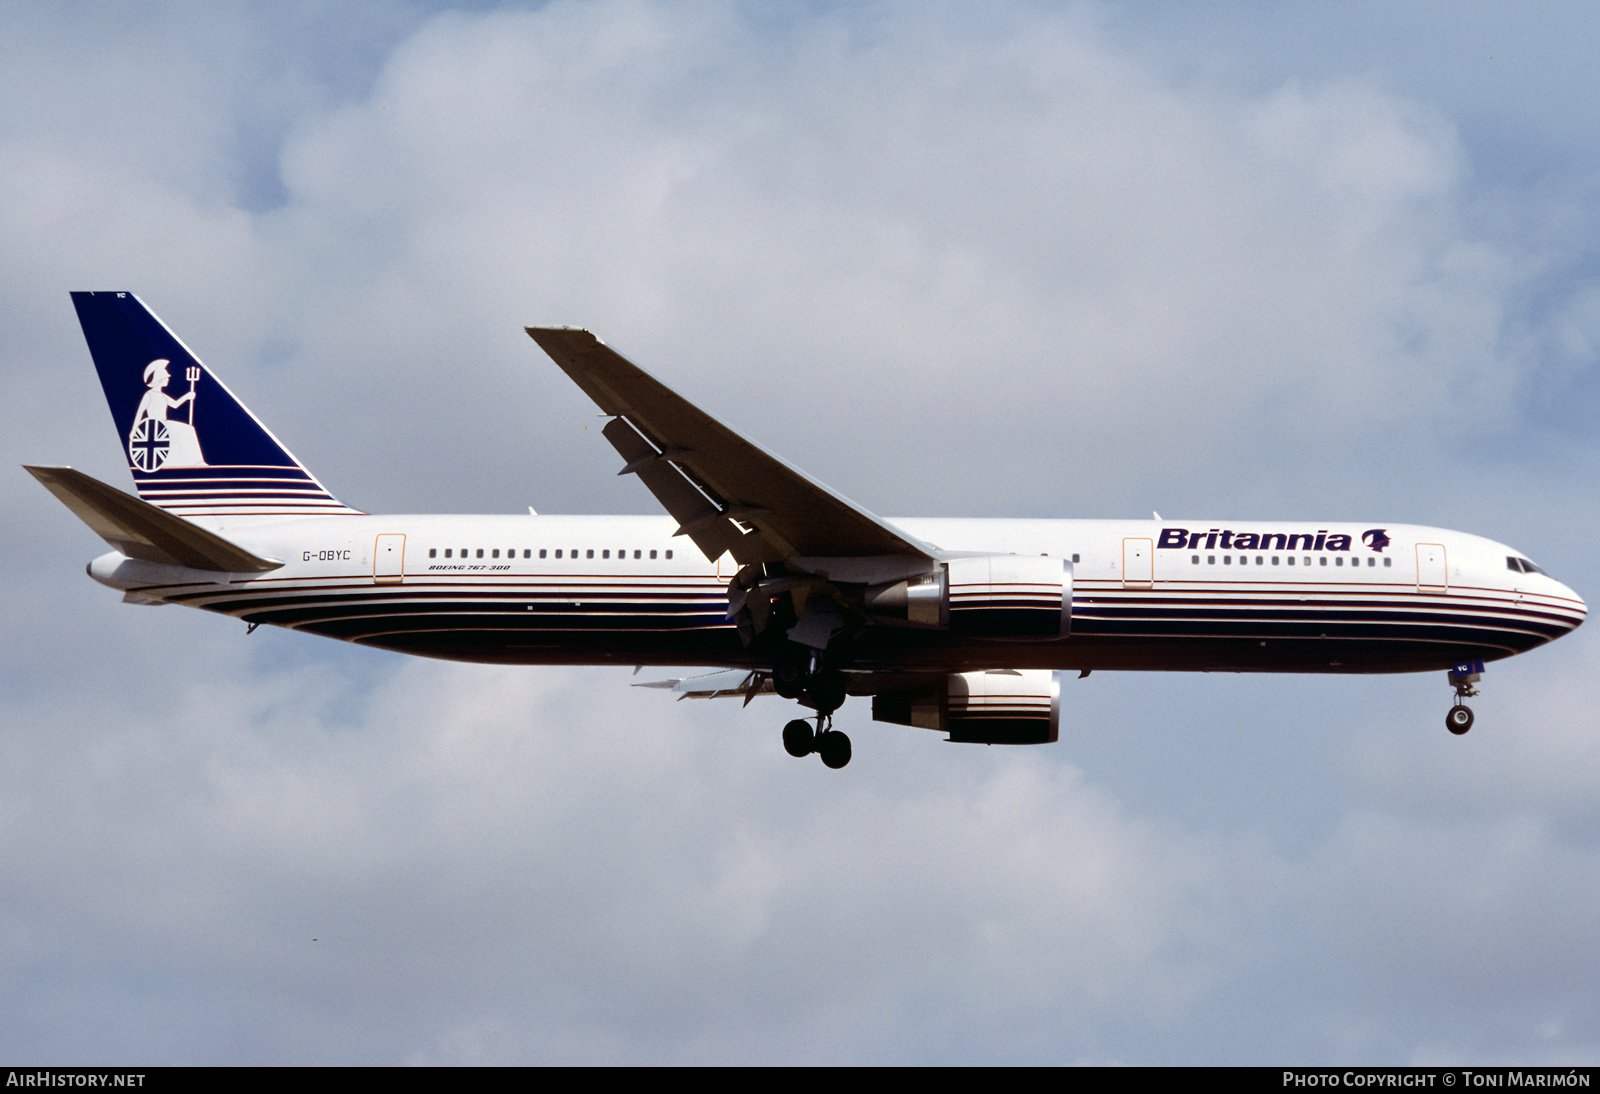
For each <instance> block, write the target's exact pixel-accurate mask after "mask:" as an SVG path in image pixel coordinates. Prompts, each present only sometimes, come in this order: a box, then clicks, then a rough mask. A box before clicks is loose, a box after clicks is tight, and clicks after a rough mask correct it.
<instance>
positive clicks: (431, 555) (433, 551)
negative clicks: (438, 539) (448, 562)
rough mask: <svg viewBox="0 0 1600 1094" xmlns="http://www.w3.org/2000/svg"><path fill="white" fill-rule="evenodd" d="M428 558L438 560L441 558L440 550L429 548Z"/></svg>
mask: <svg viewBox="0 0 1600 1094" xmlns="http://www.w3.org/2000/svg"><path fill="white" fill-rule="evenodd" d="M428 557H429V558H438V557H439V548H437V547H429V548H428Z"/></svg>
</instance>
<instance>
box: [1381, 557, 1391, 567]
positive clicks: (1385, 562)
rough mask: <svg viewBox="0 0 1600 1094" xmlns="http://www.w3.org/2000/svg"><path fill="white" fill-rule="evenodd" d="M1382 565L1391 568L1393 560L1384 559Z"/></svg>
mask: <svg viewBox="0 0 1600 1094" xmlns="http://www.w3.org/2000/svg"><path fill="white" fill-rule="evenodd" d="M1383 564H1384V565H1385V566H1393V565H1394V559H1392V558H1386V559H1384V560H1383Z"/></svg>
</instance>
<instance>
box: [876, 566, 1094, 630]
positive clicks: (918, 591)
mask: <svg viewBox="0 0 1600 1094" xmlns="http://www.w3.org/2000/svg"><path fill="white" fill-rule="evenodd" d="M865 601H866V606H867V609H868V611H871V612H873V613H875V614H877V615H886V616H892V617H893V618H895V619H904V620H905V621H906V622H908V623H911V624H913V625H916V626H923V627H940V628H944V629H947V630H949V631H950V632H951V633H952V634H958V635H962V636H964V637H967V638H995V639H1003V640H1008V641H1015V640H1017V639H1030V638H1031V639H1039V640H1049V639H1055V638H1065V637H1067V635H1068V634H1070V633H1071V631H1072V563H1070V562H1067V561H1066V560H1064V559H1059V558H1051V557H1049V556H1048V555H979V556H976V557H973V558H953V559H951V560H950V561H948V562H945V563H943V564H941V565H940V567H939V569H938V570H937V571H936V572H934V573H932V574H929V575H927V576H925V577H921V578H915V579H913V580H910V581H897V582H894V583H892V584H889V585H875V586H873V587H871V588H869V589H868V590H867V592H866V597H865Z"/></svg>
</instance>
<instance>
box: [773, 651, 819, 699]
mask: <svg viewBox="0 0 1600 1094" xmlns="http://www.w3.org/2000/svg"><path fill="white" fill-rule="evenodd" d="M810 676H811V673H810V672H809V666H808V665H807V664H806V662H805V661H804V660H802V659H800V658H797V657H785V658H783V659H782V660H780V661H779V662H778V663H777V664H775V665H773V666H772V690H773V691H776V692H777V693H778V694H779V695H781V696H783V697H784V698H785V699H798V698H800V696H802V695H804V694H805V691H806V682H807V681H808V680H809V679H810Z"/></svg>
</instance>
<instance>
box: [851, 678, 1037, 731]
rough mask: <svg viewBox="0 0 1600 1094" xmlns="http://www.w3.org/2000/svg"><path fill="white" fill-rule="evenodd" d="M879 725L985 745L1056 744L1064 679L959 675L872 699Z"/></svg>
mask: <svg viewBox="0 0 1600 1094" xmlns="http://www.w3.org/2000/svg"><path fill="white" fill-rule="evenodd" d="M872 717H873V720H874V721H878V722H892V723H894V724H895V725H902V726H917V727H918V728H920V729H934V730H938V731H939V732H941V733H948V734H949V735H950V736H949V740H952V741H959V742H966V743H971V744H987V745H1042V744H1052V743H1054V742H1055V740H1056V739H1057V737H1058V736H1059V735H1060V729H1061V674H1060V673H1059V672H1054V671H1052V670H1050V669H1020V670H1019V669H989V670H987V671H982V672H958V673H952V674H951V675H949V676H947V677H946V678H945V679H944V681H943V683H941V684H936V685H933V686H930V687H924V688H920V689H916V690H913V691H902V692H893V693H890V694H885V695H874V696H873V697H872Z"/></svg>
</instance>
